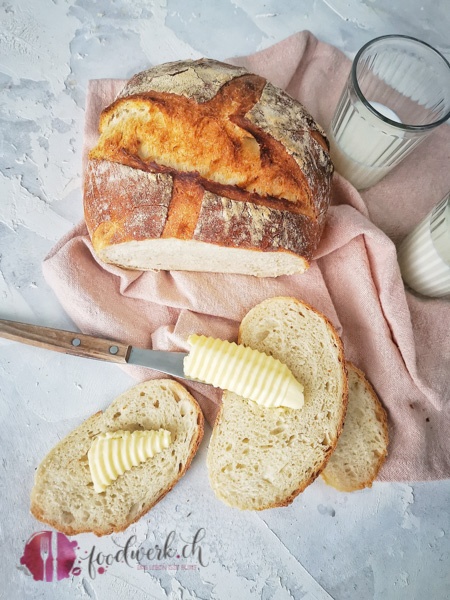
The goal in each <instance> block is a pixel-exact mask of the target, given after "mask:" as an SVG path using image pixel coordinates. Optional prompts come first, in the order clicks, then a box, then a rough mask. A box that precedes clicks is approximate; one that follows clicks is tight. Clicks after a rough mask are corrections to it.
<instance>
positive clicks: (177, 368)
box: [0, 319, 190, 379]
mask: <svg viewBox="0 0 450 600" xmlns="http://www.w3.org/2000/svg"><path fill="white" fill-rule="evenodd" d="M0 337H3V338H7V339H10V340H14V341H16V342H22V343H24V344H29V345H32V346H38V347H40V348H46V349H47V350H55V351H56V352H64V353H65V354H72V355H75V356H82V357H85V358H95V359H97V360H104V361H107V362H114V363H119V364H130V365H139V366H141V367H146V368H148V369H155V370H156V371H160V372H161V373H166V374H167V375H173V376H174V377H180V378H182V379H190V378H189V377H186V376H185V374H184V370H183V360H184V358H185V356H187V354H186V353H185V352H164V351H161V350H147V349H145V348H136V347H133V346H130V345H128V344H123V343H121V342H117V341H115V340H108V339H104V338H98V337H95V336H93V335H86V334H84V333H75V332H73V331H65V330H62V329H53V328H51V327H42V326H39V325H30V324H28V323H19V322H18V321H9V320H5V319H0Z"/></svg>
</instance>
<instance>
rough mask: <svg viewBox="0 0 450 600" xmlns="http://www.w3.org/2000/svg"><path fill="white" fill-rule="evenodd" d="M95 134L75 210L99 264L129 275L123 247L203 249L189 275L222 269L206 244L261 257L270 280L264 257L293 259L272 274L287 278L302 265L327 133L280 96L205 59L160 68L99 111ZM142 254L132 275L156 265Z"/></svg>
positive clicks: (322, 210) (320, 217) (317, 204)
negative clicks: (168, 244) (174, 243)
mask: <svg viewBox="0 0 450 600" xmlns="http://www.w3.org/2000/svg"><path fill="white" fill-rule="evenodd" d="M100 132H101V136H100V139H99V142H98V144H97V146H96V147H95V148H93V149H92V150H91V152H90V159H89V163H88V168H87V170H86V174H85V183H84V207H85V219H86V224H87V227H88V230H89V233H90V236H91V238H92V243H93V247H94V250H95V251H96V252H97V253H98V254H99V256H100V258H101V259H102V260H104V261H105V262H112V263H114V264H122V265H123V264H125V263H126V265H125V266H128V268H129V264H128V263H129V261H122V263H121V262H120V258H119V256H120V252H123V253H124V255H127V254H129V252H130V251H131V250H130V247H128V246H125V244H126V243H127V242H134V241H138V242H140V241H145V240H163V239H177V240H193V241H199V242H204V243H205V244H206V246H205V252H204V259H203V260H198V258H197V259H196V261H197V262H196V264H194V265H193V266H192V268H190V269H189V270H199V271H211V270H221V269H220V266H219V267H215V269H212V268H211V264H210V261H209V257H208V252H207V248H208V245H215V246H217V247H224V248H242V249H243V250H245V251H250V252H265V253H268V256H267V258H268V276H273V272H274V269H273V268H271V267H270V261H271V260H272V257H271V256H269V255H270V254H274V255H276V254H279V253H288V254H290V255H295V256H297V257H298V260H297V261H296V262H295V265H294V266H292V265H293V264H294V262H293V261H292V260H290V261H288V263H287V264H289V266H286V267H281V269H283V268H286V269H287V270H286V274H290V273H292V272H302V271H304V270H305V269H306V268H307V267H308V266H309V262H310V261H311V259H312V257H313V253H314V251H315V249H316V248H317V246H318V243H319V241H320V237H321V235H322V232H323V228H324V224H325V215H326V211H327V208H328V205H329V200H330V189H331V176H332V172H333V167H332V163H331V160H330V156H329V152H328V148H329V145H328V141H327V139H326V136H325V133H324V131H323V130H322V128H321V127H320V126H319V125H317V123H315V121H314V120H313V119H312V117H311V116H310V115H309V114H308V113H307V111H306V110H305V109H304V107H303V106H302V105H301V104H300V103H298V102H297V101H295V100H294V99H292V98H291V97H290V96H289V95H288V94H286V93H285V92H284V91H282V90H280V89H278V88H276V87H275V86H273V85H271V84H270V83H268V82H266V80H264V79H263V78H262V77H259V76H257V75H252V74H249V73H248V72H247V71H246V70H245V69H242V68H238V67H233V66H231V65H226V64H224V63H219V62H217V61H213V60H207V59H202V60H200V61H180V62H178V63H170V64H167V65H161V66H159V67H154V68H152V69H149V70H148V71H145V72H143V73H141V74H138V75H136V76H135V77H134V78H133V79H132V80H131V81H130V82H129V83H128V84H127V85H126V86H125V88H124V90H123V91H122V92H121V93H120V94H119V97H118V98H117V99H116V101H115V102H114V103H113V104H112V105H111V106H109V107H107V108H106V109H105V110H104V111H103V113H102V116H101V119H100ZM120 244H124V246H123V247H122V248H121V249H119V251H116V252H112V253H111V252H109V249H110V248H112V247H117V246H119V245H120ZM151 256H152V252H149V253H148V255H147V256H146V258H145V259H144V260H143V261H141V263H140V264H137V265H136V266H135V267H134V268H138V269H144V270H145V269H154V268H164V266H163V267H161V266H160V265H159V264H158V265H157V266H155V264H152V261H151ZM202 257H203V254H202ZM227 260H228V261H229V262H233V263H235V264H233V265H231V267H232V269H235V271H233V270H231V271H230V270H229V269H227V267H226V266H225V267H224V268H223V272H238V273H239V272H241V271H240V270H239V269H240V263H239V261H234V260H232V259H231V258H229V257H226V256H224V261H227ZM275 260H279V259H275ZM175 265H176V261H175ZM228 266H230V265H228ZM168 268H169V267H168ZM170 268H172V269H176V266H175V267H174V266H173V264H172V262H171V266H170ZM180 268H183V269H185V268H186V265H185V264H183V266H181V267H180ZM275 271H276V274H282V273H278V270H275ZM258 275H264V273H258Z"/></svg>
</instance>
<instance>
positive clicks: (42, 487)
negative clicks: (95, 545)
mask: <svg viewBox="0 0 450 600" xmlns="http://www.w3.org/2000/svg"><path fill="white" fill-rule="evenodd" d="M155 386H161V387H164V388H166V389H167V388H168V389H169V390H170V393H171V394H173V397H174V398H175V400H176V398H178V399H179V400H176V402H181V403H183V402H187V403H188V405H189V407H190V409H191V410H192V415H191V417H190V418H191V424H193V423H194V422H195V426H194V428H193V432H192V437H191V438H190V439H187V441H186V444H187V453H186V456H185V457H183V460H182V462H180V465H179V468H177V469H176V474H175V475H174V476H173V478H172V479H171V480H170V481H169V482H168V483H167V485H166V486H165V488H164V489H163V490H162V491H161V493H159V494H158V495H157V496H156V497H154V498H152V501H151V502H149V503H147V504H145V505H144V506H143V508H142V510H139V511H138V512H136V513H134V514H132V516H130V518H128V519H126V520H123V518H122V517H121V518H120V519H119V520H118V522H116V523H115V522H114V516H113V517H111V515H110V516H109V518H108V517H107V514H109V512H108V502H109V500H108V499H109V498H113V497H114V495H120V493H121V492H120V486H121V485H122V482H121V480H124V479H125V480H126V479H127V478H128V479H131V477H134V476H137V475H136V473H139V474H142V475H140V476H142V477H145V469H146V463H144V464H141V465H140V466H139V467H133V468H132V469H131V470H130V471H127V472H125V473H124V474H123V475H122V476H121V477H119V478H118V479H117V480H116V481H115V482H113V483H112V484H111V485H110V486H109V487H108V488H107V490H106V492H104V493H103V494H101V495H102V496H104V497H105V504H104V506H105V508H103V509H102V511H103V512H104V513H105V514H104V520H103V521H102V522H101V525H100V526H97V527H89V526H86V524H85V523H83V524H81V523H78V524H77V525H73V524H71V523H66V522H64V520H63V519H62V518H61V513H59V515H58V517H57V518H55V517H53V516H52V510H50V509H49V505H48V500H52V492H53V490H52V486H55V485H62V486H64V488H65V489H63V490H62V493H63V498H64V503H65V506H64V507H63V508H64V509H65V510H67V511H70V510H71V509H72V508H73V506H71V504H72V498H71V495H72V494H74V493H75V491H76V492H77V493H78V494H80V495H81V497H83V493H84V494H85V502H86V506H85V507H84V508H85V509H86V510H92V511H94V510H96V509H95V507H94V503H95V500H96V495H95V493H94V492H92V491H91V489H89V492H87V491H86V489H87V487H86V486H88V485H90V484H89V481H90V475H89V472H88V468H87V466H86V462H87V460H86V453H87V450H88V449H89V447H90V443H91V440H92V439H93V437H95V436H96V435H98V434H99V433H101V432H104V431H106V430H108V431H111V430H117V429H121V428H125V429H129V430H134V429H136V428H137V429H140V428H142V425H141V423H142V421H143V419H144V420H145V419H146V418H147V417H148V418H149V419H150V420H152V421H154V423H155V425H154V427H153V428H155V429H156V428H157V427H158V426H159V419H160V418H159V417H158V415H157V413H156V411H155V408H154V407H153V405H152V404H151V403H150V402H148V399H145V400H143V396H145V394H147V393H148V392H149V391H150V393H151V390H152V389H155ZM144 392H145V393H144ZM130 393H131V394H134V399H131V400H128V399H129V397H130ZM144 401H145V403H146V406H145V407H143V405H142V402H144ZM128 403H131V404H132V406H131V410H132V411H136V415H135V417H134V418H132V419H131V420H130V419H128V420H127V421H124V422H123V423H122V425H120V419H121V418H122V419H123V418H124V417H121V416H118V415H119V413H120V412H121V411H126V410H127V404H128ZM134 404H136V407H135V406H134ZM138 404H140V405H141V407H138ZM159 408H160V407H158V409H159ZM161 409H162V410H164V407H161ZM116 411H117V412H116ZM152 413H153V414H152ZM127 418H128V417H127ZM116 419H117V423H118V425H116V426H115V427H114V424H115V423H116ZM163 425H164V426H165V427H166V428H168V429H172V435H173V436H174V437H175V439H176V437H177V433H184V432H182V431H181V430H180V431H179V432H177V431H176V429H175V430H174V427H176V426H175V425H174V424H167V423H163ZM203 433H204V417H203V413H202V411H201V409H200V407H199V405H198V404H197V402H196V400H195V399H194V397H193V396H192V395H191V394H190V393H189V392H188V391H187V390H186V388H184V386H182V385H181V384H179V383H178V382H176V381H173V380H170V379H161V380H152V381H150V382H146V383H144V384H139V385H137V386H135V387H134V388H132V389H131V390H129V391H128V392H125V394H122V396H119V397H118V398H117V399H116V400H115V401H114V402H113V403H112V404H111V405H110V406H109V407H108V409H107V410H106V411H105V412H104V413H103V412H97V413H96V414H94V415H92V416H91V417H89V418H88V419H87V420H86V421H85V422H84V423H82V425H80V426H79V427H78V428H77V429H75V430H74V431H72V432H71V433H70V434H69V435H68V436H67V437H66V438H64V439H63V440H61V441H60V442H59V443H58V444H57V445H56V446H55V447H54V448H53V449H52V450H51V451H50V452H49V454H48V455H47V456H46V457H45V458H44V459H43V461H42V462H41V464H40V465H39V467H38V469H37V472H36V476H35V485H34V487H33V490H32V493H31V513H32V514H33V515H34V516H35V517H36V519H38V520H39V521H41V522H43V523H46V524H48V525H50V526H51V527H54V528H55V529H57V530H58V531H61V532H62V533H65V534H66V535H76V534H79V533H87V532H92V533H95V534H96V535H97V536H103V535H109V534H111V533H118V532H120V531H124V530H125V529H126V528H127V527H129V526H130V525H131V524H132V523H135V522H136V521H138V520H139V519H140V518H141V517H142V516H143V515H144V514H146V513H147V512H148V511H149V510H150V509H151V508H152V507H153V506H154V505H155V504H157V503H158V502H159V501H160V500H161V499H162V498H163V497H164V496H165V495H166V494H167V493H168V492H170V491H171V489H172V488H173V487H174V486H175V484H176V483H177V482H178V481H179V479H181V477H182V476H183V475H184V474H185V473H186V471H187V470H188V469H189V467H190V464H191V462H192V459H193V457H194V456H195V454H196V452H197V450H198V447H199V445H200V443H201V440H202V438H203ZM164 452H165V453H166V455H167V456H166V460H169V462H170V458H167V457H168V455H169V454H170V452H171V446H169V448H168V449H167V450H165V451H163V453H161V454H160V455H156V456H155V457H154V458H153V459H149V461H159V460H160V459H161V457H162V456H163V455H164ZM71 453H73V456H72V455H70V457H69V458H67V456H66V455H69V454H71ZM149 461H147V465H148V464H149ZM66 463H67V464H66ZM74 463H75V464H76V465H77V476H78V477H79V479H80V482H81V484H82V485H81V486H80V489H77V490H74V489H72V488H73V485H72V484H71V480H70V472H69V470H68V469H67V467H68V465H70V466H73V464H74ZM177 467H178V465H177ZM62 470H64V473H61V471H62ZM82 470H84V471H85V472H84V473H81V471H82ZM133 471H135V473H134V474H133V473H132V472H133ZM59 477H61V479H59ZM57 478H58V481H59V483H58V484H57V483H56V479H57ZM127 485H128V482H127ZM149 485H150V486H151V485H152V483H151V482H149ZM83 486H84V487H83ZM46 500H47V501H46ZM137 500H138V499H137V498H131V499H130V498H127V501H129V502H132V501H137ZM111 502H112V500H111ZM62 514H64V511H63V512H62ZM102 514H103V513H102Z"/></svg>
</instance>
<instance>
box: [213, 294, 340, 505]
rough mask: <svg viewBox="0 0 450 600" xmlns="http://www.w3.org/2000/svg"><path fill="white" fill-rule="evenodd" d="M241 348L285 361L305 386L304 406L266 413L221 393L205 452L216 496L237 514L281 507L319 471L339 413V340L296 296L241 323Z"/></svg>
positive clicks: (265, 305)
mask: <svg viewBox="0 0 450 600" xmlns="http://www.w3.org/2000/svg"><path fill="white" fill-rule="evenodd" d="M239 343H241V344H244V345H246V346H250V347H251V348H254V349H256V350H259V351H261V352H265V353H267V354H269V355H271V356H274V357H275V358H278V359H279V360H280V361H281V362H283V363H285V364H286V365H287V366H288V367H289V368H290V370H291V371H292V373H293V374H294V376H295V377H296V378H297V379H298V381H300V382H301V383H302V384H303V386H304V392H305V403H304V406H303V408H302V409H299V410H296V409H289V408H281V407H280V408H264V407H262V406H260V405H258V404H256V403H255V402H252V401H250V400H247V399H245V398H242V397H241V396H238V395H236V394H233V393H230V392H224V394H223V404H222V408H221V411H220V413H219V415H218V417H217V420H216V423H215V426H214V430H213V434H212V437H211V442H210V446H209V449H208V471H209V477H210V482H211V486H212V488H213V490H214V492H215V494H216V496H217V497H218V498H219V499H220V500H222V501H223V502H225V503H226V504H228V505H230V506H233V507H237V508H240V509H252V510H262V509H266V508H272V507H276V506H286V505H287V504H289V503H291V502H292V501H293V499H294V498H295V497H296V496H297V494H299V493H300V492H301V491H303V490H304V489H305V487H306V486H307V485H309V484H310V483H312V481H314V479H315V478H316V477H317V475H318V474H319V473H320V472H321V470H322V469H323V468H324V465H325V463H326V461H327V459H328V457H329V456H330V454H331V453H332V451H333V450H334V448H335V446H336V443H337V440H338V437H339V434H340V432H341V429H342V424H343V420H344V416H345V410H346V404H347V377H346V370H345V363H344V357H343V348H342V343H341V341H340V339H339V336H338V335H337V333H336V331H335V330H334V328H333V326H332V325H331V323H330V322H329V321H328V319H326V317H324V316H323V315H322V314H320V313H319V312H318V311H316V310H314V309H313V308H311V307H310V306H308V305H306V304H304V303H302V302H299V301H298V300H296V299H294V298H286V297H277V298H271V299H269V300H266V301H264V302H262V303H261V304H259V305H257V306H255V307H254V308H253V309H252V310H251V311H250V312H249V313H248V314H247V315H246V316H245V317H244V319H243V321H242V323H241V326H240V329H239Z"/></svg>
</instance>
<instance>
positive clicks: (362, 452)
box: [322, 362, 389, 492]
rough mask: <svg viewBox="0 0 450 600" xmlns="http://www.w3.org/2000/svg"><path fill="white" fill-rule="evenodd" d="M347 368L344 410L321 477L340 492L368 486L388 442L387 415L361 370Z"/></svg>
mask: <svg viewBox="0 0 450 600" xmlns="http://www.w3.org/2000/svg"><path fill="white" fill-rule="evenodd" d="M347 370H348V410H347V416H346V418H345V425H344V428H343V431H342V435H341V437H340V438H339V442H338V444H337V446H336V450H335V451H334V453H333V455H332V456H331V458H330V460H329V462H328V464H327V466H326V468H325V469H324V471H323V472H322V477H323V479H324V480H325V481H326V483H328V484H329V485H332V486H333V487H335V488H337V489H338V490H341V491H343V492H354V491H356V490H361V489H363V488H365V487H371V486H372V483H373V481H374V480H375V478H376V476H377V475H378V471H379V470H380V468H381V466H382V464H383V462H384V460H385V458H386V455H387V447H388V442H389V437H388V427H387V416H386V411H385V410H384V408H383V406H382V404H381V402H380V401H379V399H378V397H377V395H376V393H375V391H374V389H373V387H372V386H371V385H370V383H369V382H368V381H367V379H366V378H365V376H364V373H363V372H362V371H360V370H359V369H358V368H357V367H355V365H353V364H352V363H349V362H348V363H347Z"/></svg>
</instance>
